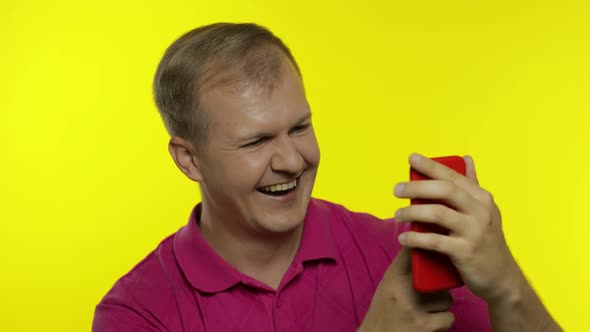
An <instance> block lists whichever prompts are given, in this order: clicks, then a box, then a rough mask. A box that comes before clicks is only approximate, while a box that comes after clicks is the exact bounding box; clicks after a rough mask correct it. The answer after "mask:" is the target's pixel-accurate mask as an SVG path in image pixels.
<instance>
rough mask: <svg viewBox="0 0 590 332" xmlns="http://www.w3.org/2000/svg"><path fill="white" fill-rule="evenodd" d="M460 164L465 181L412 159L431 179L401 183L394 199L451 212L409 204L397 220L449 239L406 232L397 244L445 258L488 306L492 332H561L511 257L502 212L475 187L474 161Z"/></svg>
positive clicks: (438, 166) (421, 158)
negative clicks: (434, 229)
mask: <svg viewBox="0 0 590 332" xmlns="http://www.w3.org/2000/svg"><path fill="white" fill-rule="evenodd" d="M464 159H465V163H466V176H463V175H461V174H459V173H457V172H455V171H454V170H452V169H450V168H448V167H446V166H444V165H442V164H439V163H437V162H435V161H433V160H431V159H429V158H426V157H424V156H421V155H418V154H413V155H412V156H410V164H411V166H412V168H414V169H416V170H417V171H418V172H420V173H422V174H424V175H426V176H427V177H429V178H431V179H432V180H424V181H410V182H406V183H400V184H398V185H397V186H396V187H395V190H394V192H395V195H396V196H397V197H401V198H418V199H431V200H441V201H444V202H445V203H446V204H447V205H449V206H450V207H447V206H444V205H441V204H419V205H411V206H409V207H406V208H403V209H400V210H398V211H397V213H396V219H397V221H400V222H412V221H418V222H425V223H433V224H437V225H439V226H442V227H444V228H446V229H448V230H449V234H448V235H441V234H434V233H417V232H406V233H404V234H402V235H400V238H399V241H400V243H401V244H402V245H403V246H404V247H409V248H422V249H428V250H434V251H437V252H440V253H443V254H446V255H448V256H449V257H450V259H451V260H452V262H453V264H454V265H455V266H456V267H457V269H458V270H459V273H460V274H461V277H462V278H463V281H464V282H465V284H466V285H467V287H468V288H469V289H470V290H471V291H472V292H473V293H474V294H475V295H477V296H479V297H481V298H482V299H484V300H485V301H486V302H487V303H488V310H489V314H490V319H491V322H492V326H493V329H494V331H498V332H499V331H511V332H512V331H535V332H541V331H562V329H561V328H560V327H559V325H558V324H557V323H556V322H555V321H554V320H553V319H552V318H551V315H550V314H549V313H548V312H547V310H546V309H545V307H544V306H543V303H542V302H541V300H540V299H539V297H538V296H537V294H536V293H535V291H534V290H533V288H532V287H531V286H530V284H529V283H528V282H527V280H526V278H525V277H524V275H523V273H522V271H521V270H520V268H519V266H518V264H517V263H516V261H515V260H514V258H513V256H512V254H511V253H510V250H509V249H508V246H507V244H506V240H505V238H504V234H503V232H502V218H501V216H500V210H499V209H498V206H497V205H496V203H495V202H494V199H493V198H492V195H491V194H490V193H489V192H487V191H486V190H484V189H483V188H481V187H480V186H479V183H478V181H477V176H476V174H475V166H474V164H473V160H472V159H471V158H470V157H467V156H466V157H464Z"/></svg>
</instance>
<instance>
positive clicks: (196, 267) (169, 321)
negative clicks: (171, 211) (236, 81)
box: [92, 198, 491, 332]
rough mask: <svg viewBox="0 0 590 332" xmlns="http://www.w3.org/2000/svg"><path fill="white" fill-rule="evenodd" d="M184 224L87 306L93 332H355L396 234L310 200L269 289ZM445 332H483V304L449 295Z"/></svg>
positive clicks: (458, 293)
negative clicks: (91, 309) (290, 252)
mask: <svg viewBox="0 0 590 332" xmlns="http://www.w3.org/2000/svg"><path fill="white" fill-rule="evenodd" d="M199 215H200V205H197V206H196V207H195V209H194V210H193V212H192V214H191V216H190V219H189V222H188V224H187V225H186V226H184V227H182V228H181V229H180V230H179V231H178V232H177V233H175V234H173V235H171V236H170V237H168V238H166V239H165V240H164V241H162V243H161V244H160V245H159V246H158V248H156V250H154V251H153V252H152V253H150V254H149V255H148V256H147V257H146V258H145V259H144V260H143V261H142V262H140V263H139V264H138V265H137V266H135V267H134V268H133V269H132V270H131V271H130V272H129V273H127V274H126V275H125V276H123V277H122V278H121V279H119V280H118V281H117V282H116V283H115V285H114V286H113V288H112V289H111V290H110V291H109V292H108V293H107V295H106V296H105V297H104V298H103V300H102V301H101V302H100V303H99V304H98V306H97V307H96V312H95V316H94V322H93V327H92V330H93V331H95V332H102V331H195V332H196V331H199V332H200V331H211V332H214V331H257V332H266V331H276V332H286V331H293V332H295V331H296V332H301V331H322V332H324V331H356V329H357V328H358V326H359V325H360V324H361V322H362V320H363V318H364V316H365V314H366V312H367V310H368V307H369V304H370V303H371V299H372V297H373V293H374V292H375V289H376V287H377V285H378V284H379V281H380V280H381V278H382V276H383V274H384V272H385V270H386V269H387V267H388V266H389V265H390V264H391V262H392V260H393V259H394V257H395V255H396V254H397V252H398V251H399V249H400V245H399V243H398V241H397V235H398V234H399V233H400V232H402V231H405V228H404V229H402V228H401V226H400V225H398V224H397V223H395V222H384V221H383V220H380V219H378V218H376V217H374V216H371V215H369V214H365V213H355V212H351V211H348V210H347V209H345V208H344V207H342V206H340V205H337V204H333V203H330V202H326V201H323V200H319V199H313V198H312V199H311V201H310V203H309V207H308V211H307V216H306V219H305V222H304V227H303V235H302V239H301V243H300V246H299V249H298V251H297V254H296V255H295V258H294V260H293V262H292V264H291V266H290V268H289V269H288V271H287V272H286V274H285V276H284V277H283V280H282V281H281V283H280V285H279V287H278V289H276V290H275V289H272V288H271V287H269V286H267V285H265V284H264V283H261V282H259V281H257V280H255V279H253V278H251V277H249V276H247V275H245V274H243V273H241V272H239V271H238V270H236V269H235V268H233V267H232V266H231V265H229V264H228V263H227V262H225V261H224V260H223V259H222V258H221V257H220V256H219V255H217V254H216V253H215V252H214V251H213V249H211V247H209V245H208V244H207V242H206V241H205V240H204V239H203V237H202V236H201V233H200V232H199V228H198V224H197V223H198V222H197V221H198V218H199ZM452 294H453V296H454V298H455V303H454V305H453V307H452V309H451V311H452V312H453V313H454V314H455V323H454V325H453V328H451V330H450V331H453V332H467V331H469V332H472V331H478V332H485V331H491V327H490V322H489V318H488V313H487V305H486V303H485V302H484V301H482V300H481V299H479V298H477V297H475V296H474V295H473V294H471V293H470V292H469V291H468V289H467V288H466V287H462V288H457V289H455V290H453V291H452Z"/></svg>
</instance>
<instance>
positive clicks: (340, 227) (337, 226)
mask: <svg viewBox="0 0 590 332" xmlns="http://www.w3.org/2000/svg"><path fill="white" fill-rule="evenodd" d="M312 204H313V208H315V209H317V210H322V211H323V214H324V215H326V216H329V218H327V219H329V220H330V224H331V226H332V232H333V235H334V237H335V238H336V242H337V243H339V244H341V245H345V244H346V243H348V244H349V246H353V247H355V248H357V249H358V250H360V251H363V252H365V253H366V254H367V255H371V254H373V253H374V252H375V251H378V252H380V253H385V254H386V256H387V257H388V258H387V260H391V259H393V257H395V255H396V254H397V252H398V251H399V250H400V248H401V246H400V244H399V242H398V240H397V236H398V235H399V234H401V233H402V232H404V231H406V228H407V226H406V225H400V224H398V223H397V222H395V220H394V219H381V218H378V217H376V216H374V215H372V214H370V213H366V212H357V211H352V210H350V209H348V208H346V207H344V206H343V205H341V204H338V203H334V202H330V201H327V200H323V199H318V198H314V199H313V200H312Z"/></svg>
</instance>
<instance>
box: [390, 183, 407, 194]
mask: <svg viewBox="0 0 590 332" xmlns="http://www.w3.org/2000/svg"><path fill="white" fill-rule="evenodd" d="M404 188H405V185H404V184H403V183H398V184H397V185H396V186H395V188H393V192H394V193H395V194H396V195H401V194H402V193H403V192H404Z"/></svg>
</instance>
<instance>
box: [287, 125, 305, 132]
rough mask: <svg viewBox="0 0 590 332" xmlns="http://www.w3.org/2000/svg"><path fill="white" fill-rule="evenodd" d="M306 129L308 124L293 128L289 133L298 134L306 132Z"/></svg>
mask: <svg viewBox="0 0 590 332" xmlns="http://www.w3.org/2000/svg"><path fill="white" fill-rule="evenodd" d="M307 128H309V124H302V125H299V126H295V127H293V129H291V132H292V133H298V132H302V131H304V130H306V129H307Z"/></svg>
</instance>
